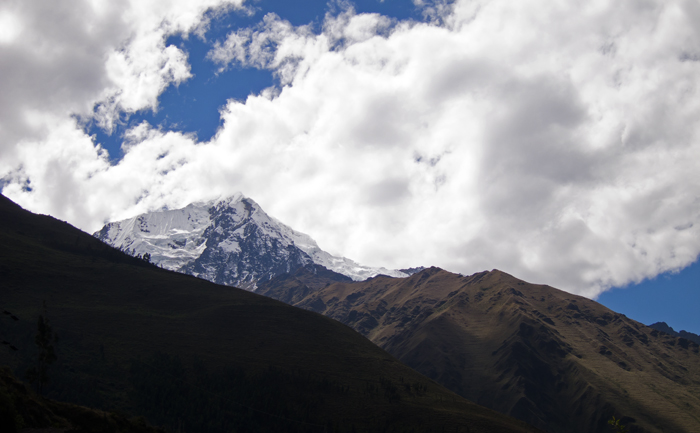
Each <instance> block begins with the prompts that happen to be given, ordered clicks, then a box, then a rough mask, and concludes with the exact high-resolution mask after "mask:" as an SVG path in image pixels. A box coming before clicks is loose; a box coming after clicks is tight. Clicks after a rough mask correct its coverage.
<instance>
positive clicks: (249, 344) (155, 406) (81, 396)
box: [0, 196, 539, 433]
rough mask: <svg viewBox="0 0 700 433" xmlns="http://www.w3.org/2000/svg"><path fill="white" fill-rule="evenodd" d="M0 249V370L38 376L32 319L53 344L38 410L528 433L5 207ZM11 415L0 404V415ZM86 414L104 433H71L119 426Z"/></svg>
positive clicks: (405, 372)
mask: <svg viewBox="0 0 700 433" xmlns="http://www.w3.org/2000/svg"><path fill="white" fill-rule="evenodd" d="M0 245H2V248H0V277H1V279H0V282H1V287H2V291H1V292H0V295H1V297H0V303H1V304H2V305H1V306H0V307H2V309H3V311H8V312H11V315H5V314H3V315H0V336H1V337H2V339H3V341H7V342H11V345H12V348H14V349H16V350H13V349H12V348H10V347H9V346H8V347H6V346H5V345H3V346H0V364H6V365H8V366H10V368H11V369H12V371H13V372H14V374H15V375H17V376H18V377H20V378H22V377H24V376H25V372H26V371H27V369H28V368H30V367H32V366H34V365H36V363H37V360H38V349H37V348H36V346H35V335H36V334H37V320H38V317H39V315H40V314H42V317H43V318H44V319H45V320H43V323H45V324H46V323H48V326H50V327H51V329H53V330H54V331H55V332H56V333H58V335H59V337H60V338H59V340H58V341H57V342H56V343H55V348H56V350H55V352H56V355H57V359H58V360H57V361H56V363H55V364H53V365H52V366H51V368H50V369H49V378H50V381H49V383H48V384H47V385H46V387H45V388H44V390H45V397H49V398H52V399H54V400H58V401H63V402H70V403H77V404H83V405H86V406H91V407H94V408H97V409H99V410H101V411H109V412H116V413H117V414H120V413H121V414H124V413H128V414H131V415H136V416H145V417H146V418H147V419H148V420H149V421H150V422H151V423H152V424H153V425H157V426H162V427H164V428H166V429H167V430H168V431H171V432H175V431H178V432H180V431H182V432H227V433H228V432H232V431H236V432H348V433H352V432H443V431H449V432H455V431H462V432H474V433H478V432H482V433H487V432H493V433H499V432H502V433H525V432H532V433H535V432H537V431H539V430H537V429H535V428H534V427H531V426H528V425H527V424H525V423H524V422H522V421H518V420H516V419H514V418H512V417H508V416H505V415H503V414H500V413H498V412H495V411H493V410H490V409H487V408H484V407H482V406H479V405H476V404H474V403H472V402H469V401H468V400H466V399H464V398H462V397H460V396H458V395H457V394H455V393H453V392H451V391H449V390H447V389H445V388H444V387H442V386H441V385H439V384H437V383H435V382H434V381H432V380H430V379H428V378H426V377H425V376H423V375H421V374H419V373H417V372H415V371H414V370H412V369H411V368H409V367H407V366H405V365H404V364H402V363H401V362H399V361H398V360H397V359H396V358H394V357H393V356H391V355H390V354H388V353H387V352H386V351H384V350H382V349H381V348H379V347H377V346H376V345H374V344H373V343H371V342H370V341H369V340H367V339H366V338H365V337H363V336H362V335H360V334H359V333H357V332H355V331H353V330H352V329H350V328H349V327H347V326H345V325H343V324H341V323H339V322H337V321H335V320H332V319H330V318H327V317H324V316H322V315H320V314H317V313H314V312H310V311H304V310H303V309H299V308H296V307H292V306H289V305H287V304H285V303H282V302H279V301H276V300H274V299H271V298H268V297H264V296H260V295H257V294H255V293H250V292H248V291H244V290H240V289H238V288H234V287H227V286H222V285H217V284H214V283H211V282H209V281H206V280H203V279H199V278H194V277H192V276H188V275H183V274H181V273H176V272H172V271H169V270H166V269H162V268H159V267H157V266H155V265H153V264H151V263H148V262H147V261H145V260H142V259H139V258H136V257H132V256H130V255H127V254H125V253H123V252H122V251H119V250H118V249H115V248H113V247H111V246H108V245H106V244H104V243H103V242H101V241H99V240H98V239H95V238H94V237H93V236H91V235H88V234H86V233H83V232H81V231H80V230H78V229H76V228H74V227H72V226H70V225H69V224H67V223H65V222H62V221H59V220H56V219H55V218H52V217H50V216H42V215H35V214H32V213H30V212H27V211H25V210H24V209H22V208H20V207H19V206H17V205H16V204H14V203H12V202H11V201H10V200H8V199H6V198H5V197H3V196H0ZM328 272H330V271H328ZM343 278H347V277H344V276H343ZM42 305H45V310H44V309H43V307H42ZM42 311H43V312H42ZM12 317H15V318H17V320H14V319H12ZM1 377H3V376H2V375H0V378H1ZM3 380H5V379H3ZM13 386H14V385H13ZM16 398H18V399H20V398H21V397H16ZM42 399H43V397H42V398H41V399H39V400H40V401H44V400H42ZM23 401H25V403H22V402H23ZM18 402H19V403H18ZM14 404H15V406H16V405H17V404H26V405H32V404H34V403H32V402H31V400H30V401H26V400H15V402H14ZM10 405H11V403H8V401H7V399H2V398H0V413H3V412H5V413H6V412H7V411H6V409H7V410H8V411H9V409H11V407H10ZM46 405H47V407H49V403H46ZM23 409H27V410H33V409H31V407H29V406H28V407H26V408H23ZM76 410H77V409H76ZM89 413H93V414H94V413H97V414H102V415H101V416H103V421H104V422H106V423H108V424H109V427H108V428H107V429H103V430H94V429H93V430H89V429H84V430H79V431H86V432H92V431H95V432H96V431H114V432H117V431H119V430H120V428H121V427H120V425H119V424H118V423H116V422H117V421H119V420H120V419H123V418H124V417H123V416H122V415H119V416H116V417H112V415H109V414H108V413H107V412H100V411H96V412H89ZM61 416H63V415H61ZM110 417H111V418H110ZM110 419H113V420H115V421H114V423H112V421H110ZM137 424H138V423H137ZM2 427H4V426H0V428H2ZM2 431H5V430H2ZM132 431H134V430H133V429H132Z"/></svg>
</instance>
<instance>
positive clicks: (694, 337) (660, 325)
mask: <svg viewBox="0 0 700 433" xmlns="http://www.w3.org/2000/svg"><path fill="white" fill-rule="evenodd" d="M649 327H650V328H654V329H656V330H657V331H661V332H665V333H667V334H669V335H673V336H674V337H682V338H685V339H686V340H690V341H694V342H696V343H698V344H700V335H698V334H693V333H692V332H688V331H680V332H676V331H675V330H674V329H673V328H671V327H670V326H668V324H667V323H666V322H656V323H652V324H651V325H649Z"/></svg>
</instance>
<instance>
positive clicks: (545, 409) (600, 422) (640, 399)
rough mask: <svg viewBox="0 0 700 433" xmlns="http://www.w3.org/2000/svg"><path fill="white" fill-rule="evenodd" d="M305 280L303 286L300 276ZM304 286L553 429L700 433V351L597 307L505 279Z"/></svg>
mask: <svg viewBox="0 0 700 433" xmlns="http://www.w3.org/2000/svg"><path fill="white" fill-rule="evenodd" d="M295 279H296V280H299V281H301V282H302V283H303V282H304V276H303V275H302V274H300V273H298V274H297V275H296V276H295ZM275 284H276V285H277V286H278V287H275ZM283 284H285V286H283ZM295 284H298V283H296V282H294V281H293V280H292V279H289V280H286V281H285V280H284V279H283V278H281V277H279V278H278V279H276V280H274V281H270V282H267V283H265V284H263V285H261V286H260V288H259V290H258V293H260V294H264V295H268V296H272V297H278V296H279V294H280V293H282V292H285V291H286V292H295V287H294V285H295ZM306 286H307V288H308V290H306V292H307V293H305V294H303V295H302V291H297V292H295V293H298V294H299V296H296V297H292V298H291V300H292V303H293V305H297V306H300V307H302V308H306V309H309V310H312V311H316V312H319V313H322V314H325V315H327V316H329V317H332V318H334V319H336V320H339V321H341V322H342V323H345V324H346V325H348V326H351V327H352V328H353V329H355V330H357V331H358V332H360V333H361V334H363V335H365V336H366V337H367V338H369V339H370V340H371V341H373V342H374V343H376V344H377V345H379V346H380V347H382V348H384V349H385V350H387V351H388V352H389V353H391V354H393V355H394V356H396V357H397V358H398V359H400V360H401V361H403V362H405V363H406V364H407V365H409V366H411V367H413V368H415V369H416V370H417V371H419V372H421V373H423V374H425V375H426V376H428V377H430V378H432V379H434V380H436V381H437V382H439V383H441V384H442V385H444V386H446V387H447V388H449V389H451V390H453V391H455V392H457V393H458V394H460V395H462V396H464V397H466V398H468V399H470V400H472V401H475V402H477V403H479V404H483V405H485V406H487V407H491V408H492V409H495V410H498V411H500V412H503V413H507V414H510V415H512V416H515V417H517V418H520V419H523V420H525V421H527V422H528V423H530V424H532V425H535V426H536V427H539V428H542V429H543V430H545V431H548V432H551V433H560V432H561V433H563V432H578V433H590V432H601V433H602V432H607V431H608V429H609V426H608V425H607V420H609V419H610V417H611V416H613V415H614V416H617V417H618V418H620V417H625V418H624V422H625V424H627V425H628V426H629V428H630V432H661V431H665V432H671V431H672V432H687V431H700V417H699V416H698V415H697V413H700V398H699V397H698V396H700V355H699V346H698V345H697V344H695V343H693V342H690V341H688V340H686V339H679V338H676V337H672V336H669V335H664V334H662V333H660V332H658V331H656V330H654V329H651V328H648V327H646V326H644V325H642V324H641V323H638V322H635V321H633V320H631V319H628V318H627V317H625V316H624V315H622V314H618V313H615V312H614V311H611V310H609V309H607V308H605V307H604V306H602V305H600V304H598V303H596V302H594V301H591V300H589V299H586V298H583V297H580V296H576V295H572V294H569V293H567V292H563V291H560V290H557V289H554V288H552V287H549V286H545V285H535V284H530V283H527V282H524V281H522V280H519V279H517V278H515V277H513V276H511V275H509V274H507V273H505V272H502V271H499V270H492V271H484V272H480V273H476V274H473V275H469V276H461V275H457V274H452V273H450V272H447V271H444V270H441V269H439V268H434V267H433V268H428V269H425V270H423V271H421V272H418V273H416V274H414V275H412V276H411V277H408V278H403V279H393V278H388V277H381V276H379V277H375V278H373V279H372V280H369V281H365V282H339V281H327V284H325V285H324V284H323V283H322V282H321V281H316V282H315V287H316V288H315V289H314V288H313V287H311V286H309V285H306ZM280 287H282V289H280Z"/></svg>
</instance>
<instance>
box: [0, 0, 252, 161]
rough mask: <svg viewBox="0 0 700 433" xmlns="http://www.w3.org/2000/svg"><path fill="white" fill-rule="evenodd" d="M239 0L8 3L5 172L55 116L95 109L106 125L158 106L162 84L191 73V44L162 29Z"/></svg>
mask: <svg viewBox="0 0 700 433" xmlns="http://www.w3.org/2000/svg"><path fill="white" fill-rule="evenodd" d="M242 2H243V0H207V1H200V2H194V3H193V2H190V1H187V0H178V1H167V2H166V1H161V0H151V1H141V0H118V1H91V0H72V1H63V2H49V3H47V2H43V1H36V0H10V1H5V2H3V3H2V4H1V5H0V70H1V71H2V79H1V80H0V94H2V95H3V96H2V100H0V161H1V162H0V173H7V172H8V171H10V170H12V169H13V168H16V167H17V166H18V165H22V164H24V161H22V160H21V159H20V158H19V153H21V146H22V145H23V143H25V142H28V141H31V142H37V141H45V140H46V139H47V138H48V137H49V135H50V134H51V130H52V129H53V128H55V126H56V125H55V121H56V119H58V118H60V119H63V121H64V122H66V125H69V124H72V123H73V121H72V119H71V117H83V118H95V119H96V120H97V121H98V122H99V123H100V124H101V125H102V126H104V127H106V128H108V129H109V128H111V127H112V126H113V123H114V122H115V121H116V120H117V119H118V118H119V117H120V116H124V115H128V114H129V113H134V112H136V111H139V110H144V109H156V108H157V107H158V99H157V98H158V95H159V94H160V93H161V92H162V91H163V90H164V89H165V88H166V87H168V86H169V85H172V84H174V85H177V84H178V83H180V82H182V81H183V80H185V79H187V78H188V77H189V76H190V72H189V64H188V63H187V56H186V53H184V52H182V51H181V50H180V49H179V48H177V47H175V46H172V45H170V46H166V45H165V40H166V37H167V36H169V35H172V34H178V33H181V34H185V35H187V34H189V33H197V32H198V31H200V30H201V29H202V28H203V27H206V25H207V21H208V19H209V18H211V16H212V15H215V14H216V13H221V11H222V10H224V9H226V8H241V7H243V5H242ZM48 119H51V120H48ZM47 145H48V146H50V144H47Z"/></svg>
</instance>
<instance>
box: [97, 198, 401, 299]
mask: <svg viewBox="0 0 700 433" xmlns="http://www.w3.org/2000/svg"><path fill="white" fill-rule="evenodd" d="M95 236H96V237H97V238H99V239H101V240H102V241H104V242H106V243H108V244H110V245H113V246H115V247H117V248H121V249H122V250H124V251H126V252H128V253H130V254H133V255H137V254H141V255H143V254H144V253H150V254H151V261H152V262H154V263H155V264H157V265H160V266H162V267H164V268H166V269H170V270H174V271H179V272H184V273H187V274H190V275H194V276H197V277H200V278H205V279H207V280H210V281H213V282H215V283H219V284H226V285H230V286H238V287H241V288H245V289H248V290H255V289H256V287H257V285H256V283H257V282H258V281H266V280H269V279H271V278H274V277H275V276H277V275H280V274H282V273H285V272H293V271H294V270H296V269H298V268H300V267H302V266H305V265H307V264H310V263H316V264H318V265H321V266H324V267H326V268H328V269H330V270H332V271H335V272H338V273H340V274H343V275H346V276H348V277H350V278H352V279H353V280H355V281H361V280H365V279H367V278H370V277H374V276H376V275H379V274H383V275H388V276H392V277H406V276H408V274H407V273H405V272H402V271H398V270H390V269H386V268H371V267H368V266H362V265H360V264H358V263H356V262H354V261H352V260H350V259H348V258H345V257H336V256H333V255H331V254H329V253H327V252H325V251H323V250H322V249H321V248H319V246H318V244H317V243H316V241H314V240H313V239H312V238H311V237H310V236H308V235H306V234H303V233H300V232H297V231H295V230H293V229H292V228H290V227H288V226H286V225H284V224H283V223H281V222H280V221H278V220H276V219H274V218H272V217H270V216H269V215H267V214H266V213H265V212H264V211H263V210H262V208H261V207H260V206H259V205H258V204H257V203H255V202H254V201H253V200H251V199H249V198H247V197H244V196H243V195H242V194H240V193H238V194H235V195H233V196H230V197H226V198H223V199H217V200H213V201H210V202H198V203H192V204H190V205H188V206H187V207H185V208H183V209H175V210H162V211H156V212H150V213H147V214H143V215H139V216H136V217H134V218H131V219H128V220H124V221H118V222H112V223H109V224H107V225H105V226H104V227H103V228H102V230H100V231H98V232H96V233H95Z"/></svg>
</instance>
